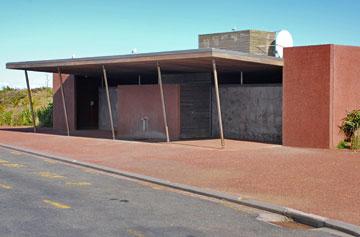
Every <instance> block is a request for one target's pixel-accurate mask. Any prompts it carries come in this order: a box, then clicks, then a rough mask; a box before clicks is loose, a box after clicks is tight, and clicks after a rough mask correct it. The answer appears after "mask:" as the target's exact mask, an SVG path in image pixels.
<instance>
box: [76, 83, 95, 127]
mask: <svg viewBox="0 0 360 237" xmlns="http://www.w3.org/2000/svg"><path fill="white" fill-rule="evenodd" d="M100 84H101V80H100V78H97V77H82V76H76V78H75V88H76V117H77V119H76V121H77V122H76V125H77V129H97V128H98V127H99V116H98V114H99V90H98V88H99V86H100Z"/></svg>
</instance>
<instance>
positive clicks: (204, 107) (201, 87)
mask: <svg viewBox="0 0 360 237" xmlns="http://www.w3.org/2000/svg"><path fill="white" fill-rule="evenodd" d="M164 82H165V83H170V84H172V83H175V84H180V128H181V130H180V131H181V133H180V137H181V138H184V139H186V138H207V137H210V136H211V110H210V109H211V106H210V101H211V99H210V98H211V75H210V74H208V73H189V74H166V75H164Z"/></svg>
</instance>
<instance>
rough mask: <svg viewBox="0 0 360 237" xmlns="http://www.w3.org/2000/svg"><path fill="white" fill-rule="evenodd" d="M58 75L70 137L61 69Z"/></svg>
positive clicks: (68, 131)
mask: <svg viewBox="0 0 360 237" xmlns="http://www.w3.org/2000/svg"><path fill="white" fill-rule="evenodd" d="M58 74H59V80H60V91H61V98H62V104H63V109H64V116H65V124H66V132H67V135H68V136H70V129H69V120H68V113H67V109H66V103H65V95H64V88H63V80H62V75H61V70H60V67H58Z"/></svg>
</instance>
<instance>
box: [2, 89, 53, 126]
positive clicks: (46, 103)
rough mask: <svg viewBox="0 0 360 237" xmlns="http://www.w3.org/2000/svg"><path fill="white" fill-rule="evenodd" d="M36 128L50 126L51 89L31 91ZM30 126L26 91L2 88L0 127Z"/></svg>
mask: <svg viewBox="0 0 360 237" xmlns="http://www.w3.org/2000/svg"><path fill="white" fill-rule="evenodd" d="M31 93H32V100H33V106H34V111H35V116H36V124H37V125H38V126H47V127H49V126H52V89H51V88H46V87H43V88H36V89H33V90H31ZM27 125H32V120H31V113H30V109H29V99H28V96H27V90H26V89H13V88H10V87H4V88H2V89H0V126H27Z"/></svg>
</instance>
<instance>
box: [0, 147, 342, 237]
mask: <svg viewBox="0 0 360 237" xmlns="http://www.w3.org/2000/svg"><path fill="white" fill-rule="evenodd" d="M0 213H1V215H0V236H2V237H5V236H34V237H35V236H36V237H41V236H76V237H81V236H124V237H160V236H171V237H177V236H182V237H202V236H221V237H226V236H314V237H317V236H319V237H320V236H338V235H335V234H334V235H333V234H331V233H329V232H327V231H323V230H321V231H319V230H316V229H312V228H288V227H280V226H278V225H274V224H270V223H267V222H263V221H260V220H258V218H257V217H258V216H259V214H260V215H265V216H266V215H269V214H268V213H265V212H263V211H260V210H256V209H250V208H247V207H241V206H238V205H235V204H229V203H226V202H221V201H215V200H210V199H206V198H202V197H199V196H195V195H191V194H186V193H182V192H178V191H174V190H171V189H168V188H162V187H160V186H157V185H150V184H147V183H143V182H139V181H134V180H129V179H126V178H121V177H118V176H112V175H108V174H105V173H102V172H99V171H94V170H91V169H87V168H82V167H77V166H73V165H69V164H63V163H60V162H56V161H52V160H49V159H45V158H41V157H37V156H33V155H29V154H26V153H21V152H17V151H11V150H7V149H3V148H0ZM270 217H271V215H270ZM286 223H287V222H286ZM286 223H285V224H286ZM289 225H290V226H293V227H299V226H298V225H295V224H294V223H292V224H291V222H289Z"/></svg>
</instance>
